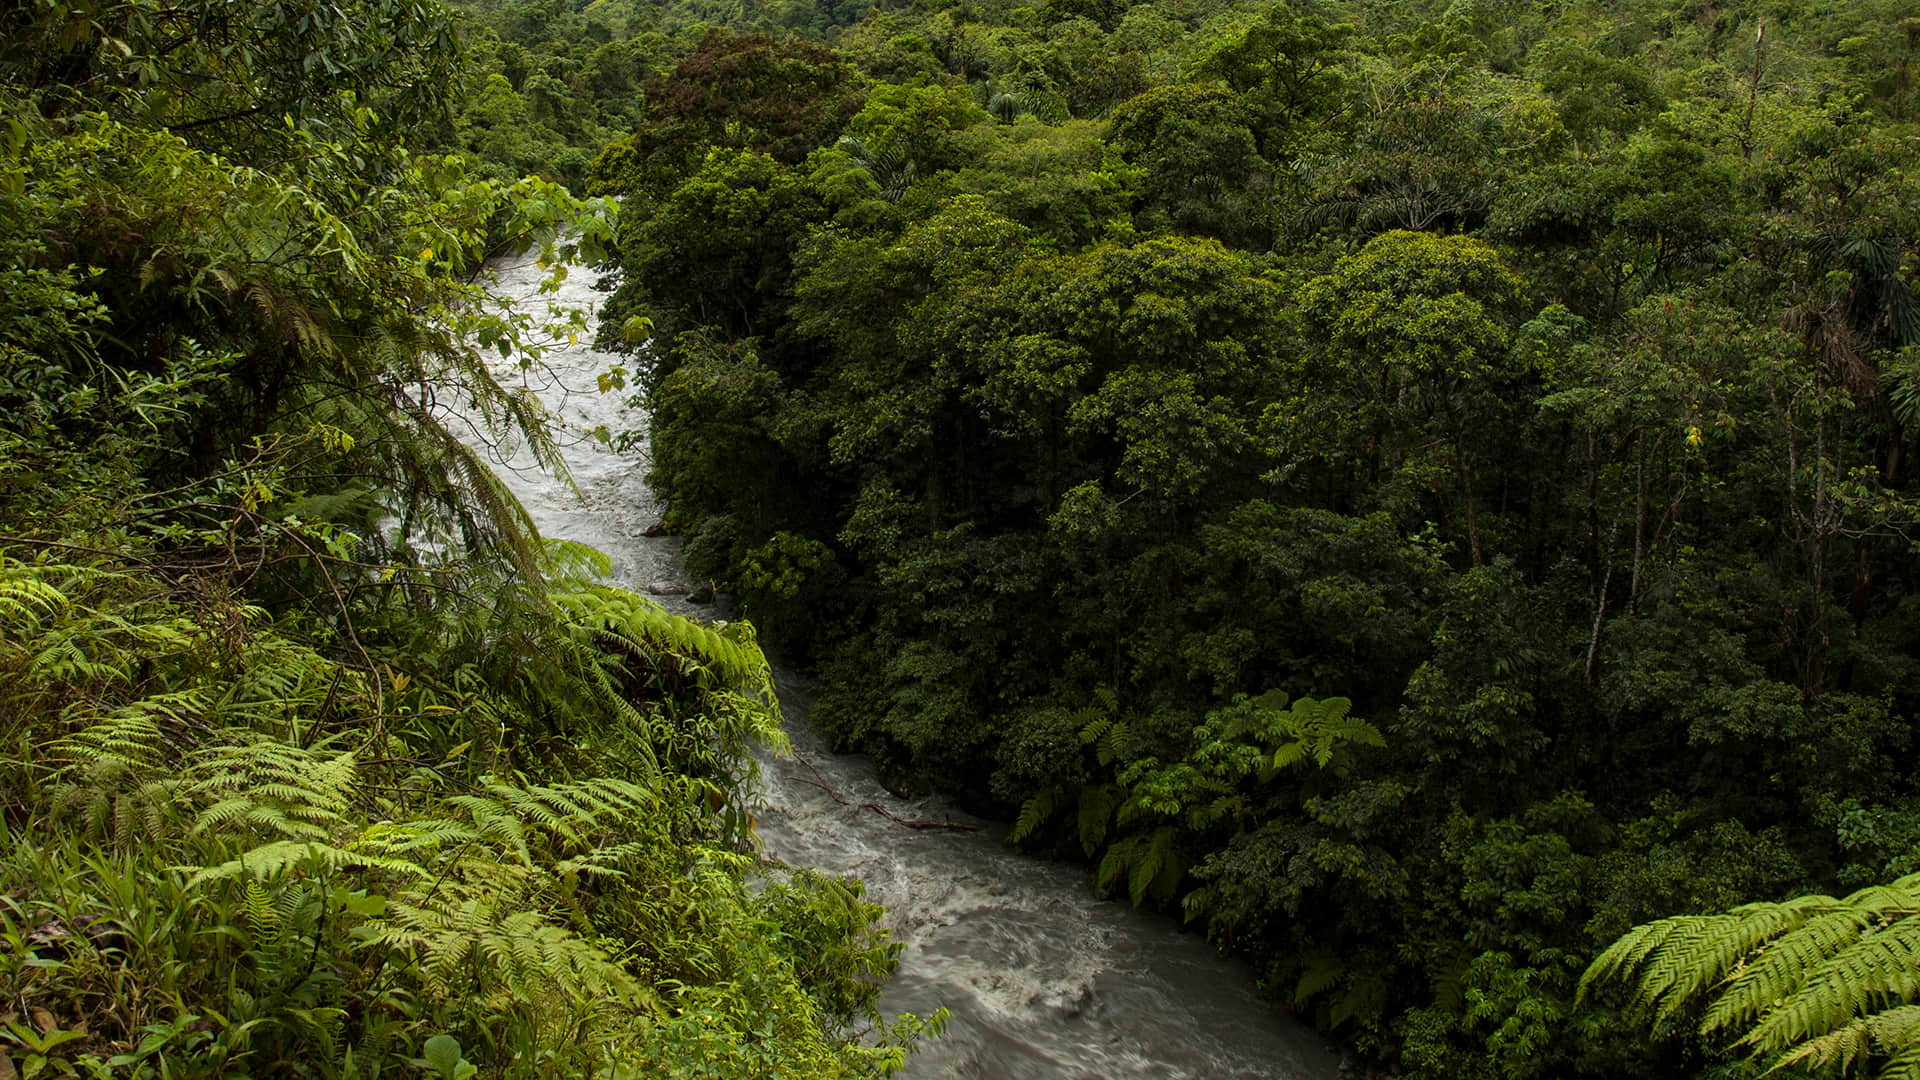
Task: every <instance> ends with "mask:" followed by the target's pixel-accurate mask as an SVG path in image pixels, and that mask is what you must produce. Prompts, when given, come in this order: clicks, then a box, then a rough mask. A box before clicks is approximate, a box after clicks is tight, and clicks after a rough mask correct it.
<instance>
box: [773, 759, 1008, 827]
mask: <svg viewBox="0 0 1920 1080" xmlns="http://www.w3.org/2000/svg"><path fill="white" fill-rule="evenodd" d="M804 763H805V762H804V759H803V764H804ZM807 768H809V769H812V768H813V766H812V765H811V764H807ZM815 775H818V770H815ZM794 779H795V780H798V781H800V782H801V783H803V784H812V785H813V786H814V787H817V788H819V789H820V790H821V791H824V792H826V793H827V798H829V799H832V800H833V801H834V802H837V803H839V804H840V805H841V806H852V805H854V804H853V803H850V802H848V801H847V800H845V799H843V798H841V797H840V793H839V792H837V791H835V790H833V788H832V787H830V786H829V785H828V784H827V782H826V781H824V780H809V779H807V778H806V777H804V776H796V777H794ZM859 805H860V808H861V809H863V810H871V811H873V812H874V813H876V814H879V815H880V816H881V817H883V818H886V819H887V820H888V821H891V822H893V823H894V824H895V825H904V826H906V827H907V828H909V829H948V830H951V831H953V832H979V831H980V826H978V825H973V824H969V823H967V822H964V821H935V820H933V819H931V818H903V817H901V816H900V815H899V814H896V813H894V812H893V811H891V810H889V809H887V808H886V807H884V806H881V805H880V804H879V803H874V802H864V803H861V804H859Z"/></svg>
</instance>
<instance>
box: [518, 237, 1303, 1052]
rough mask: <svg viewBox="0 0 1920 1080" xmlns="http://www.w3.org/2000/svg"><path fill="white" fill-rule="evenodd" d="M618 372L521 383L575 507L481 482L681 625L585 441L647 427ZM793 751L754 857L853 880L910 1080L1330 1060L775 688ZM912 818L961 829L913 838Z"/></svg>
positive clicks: (771, 773) (1188, 952)
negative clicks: (922, 1018)
mask: <svg viewBox="0 0 1920 1080" xmlns="http://www.w3.org/2000/svg"><path fill="white" fill-rule="evenodd" d="M495 274H496V287H497V289H498V291H499V292H500V293H502V294H503V295H506V296H509V297H513V298H515V299H516V300H517V301H519V302H520V303H522V304H525V305H536V304H540V303H542V302H544V300H546V299H552V300H556V301H558V302H560V303H565V304H573V305H582V306H584V305H590V304H592V303H593V302H594V301H595V300H596V299H597V294H596V293H595V292H594V291H593V290H592V287H591V284H592V278H591V275H589V274H587V273H585V272H577V273H575V274H574V275H573V276H572V277H571V278H570V279H569V280H568V281H567V282H566V283H565V284H564V285H563V286H562V287H561V290H560V292H559V293H557V294H555V295H554V296H552V297H546V298H543V297H542V296H541V295H540V294H539V291H538V284H539V281H540V279H541V277H542V276H543V275H542V273H541V271H540V270H539V269H538V268H537V267H536V266H534V265H533V263H532V260H531V259H522V260H518V261H510V262H507V263H504V264H501V265H500V266H498V267H496V268H495ZM614 362H615V358H614V357H612V356H610V355H608V354H605V353H600V352H596V351H595V350H593V349H592V348H590V347H589V346H588V345H587V344H585V343H581V344H577V345H570V346H565V347H561V348H557V349H555V350H553V351H551V352H549V353H548V354H547V355H546V356H545V357H544V358H543V360H542V362H541V364H540V365H539V366H538V367H536V368H533V369H531V370H529V371H527V372H520V371H517V370H508V371H504V372H503V373H502V377H503V378H510V379H512V380H515V381H516V382H518V381H520V380H522V379H524V380H525V381H526V383H527V385H530V386H531V387H532V388H533V389H534V390H536V391H537V392H538V393H539V394H540V396H541V398H542V399H543V400H544V401H545V402H546V403H547V406H548V408H549V409H550V410H552V411H553V413H554V414H555V416H556V418H557V420H558V422H559V424H560V427H561V437H562V440H563V442H564V443H565V446H566V451H565V453H566V459H567V461H568V464H569V466H570V468H571V469H572V471H573V476H574V480H575V482H576V484H577V485H578V486H579V488H580V491H581V496H580V497H576V496H575V495H574V494H573V493H572V492H571V491H569V490H568V489H567V488H566V486H565V485H563V484H561V483H559V482H558V481H556V480H554V479H553V478H551V477H549V476H547V475H545V474H544V473H542V472H541V471H539V470H538V469H536V468H535V467H533V465H532V463H531V460H530V457H529V456H528V455H527V454H525V453H524V452H523V451H521V450H519V449H517V448H515V447H511V446H506V447H496V448H491V449H490V451H489V453H490V455H491V457H492V460H493V463H494V467H495V468H496V469H497V470H498V471H499V472H500V474H501V475H502V476H503V477H504V478H505V479H506V481H507V483H508V486H510V487H511V488H512V489H513V491H514V493H515V494H516V495H518V496H519V497H520V499H521V501H522V502H523V503H525V504H526V506H527V508H528V510H529V511H530V512H531V514H532V516H533V519H534V521H535V523H536V524H537V525H538V526H539V528H540V531H541V533H542V534H543V535H545V536H549V537H555V538H561V539H567V540H574V541H578V542H580V543H583V544H589V545H592V546H593V547H596V548H598V549H600V550H601V551H603V552H605V553H606V554H607V555H608V556H609V557H610V558H611V559H612V562H613V573H612V575H611V578H610V580H611V581H612V582H613V583H614V584H618V585H622V586H625V587H627V588H631V589H634V590H636V591H641V592H649V593H652V594H654V595H655V596H656V597H657V598H658V599H660V600H661V601H662V602H663V603H665V604H666V605H667V606H668V607H669V608H670V609H672V610H674V611H678V612H680V613H682V614H690V615H695V616H700V617H712V616H713V615H714V614H715V612H714V611H712V610H711V609H706V608H701V607H699V606H697V605H694V604H692V603H691V602H690V601H689V599H688V596H687V593H688V588H689V583H688V582H687V581H686V579H685V573H684V571H683V569H682V568H681V565H680V559H679V545H678V542H677V541H676V540H674V539H673V538H671V537H662V536H655V537H649V536H647V535H645V534H646V532H647V531H648V529H649V527H650V526H652V525H654V524H656V523H657V522H658V521H659V519H660V508H659V507H658V506H657V505H656V504H655V502H654V500H653V495H652V493H651V492H650V491H649V490H648V489H647V486H646V483H645V481H644V479H643V473H644V471H645V470H644V467H643V465H642V464H641V462H639V461H637V460H635V458H634V457H633V456H631V455H622V454H616V453H614V452H612V451H611V450H610V449H608V448H607V447H605V446H603V445H601V444H599V443H597V442H596V441H595V440H593V439H592V438H589V437H587V436H586V435H585V434H584V433H585V432H588V431H592V430H593V429H595V428H599V427H605V428H607V429H610V430H613V431H620V430H626V429H635V428H639V427H641V426H643V420H644V418H643V417H642V416H640V415H639V414H637V413H635V412H633V411H631V410H629V409H627V408H626V407H625V406H624V405H623V403H622V400H621V399H622V396H623V395H620V394H601V393H599V392H598V391H597V386H596V379H597V376H598V375H599V374H600V373H601V372H603V371H605V370H607V369H608V368H609V367H610V366H612V364H613V363H614ZM776 676H777V679H776V681H777V684H778V686H779V690H780V697H781V704H782V708H783V711H784V713H785V717H786V725H787V729H788V731H789V733H790V734H791V736H792V740H793V749H794V753H793V754H792V756H790V757H786V758H778V759H775V758H771V757H769V758H767V759H766V760H764V761H763V762H762V772H763V777H764V789H765V807H764V810H763V811H762V813H761V815H760V828H759V832H760V838H761V842H762V845H763V848H764V851H765V852H766V854H768V855H770V856H772V857H773V858H776V859H779V860H781V861H784V862H786V863H788V864H789V865H793V866H808V867H813V868H815V869H819V870H824V871H828V872H831V873H836V874H853V875H857V876H859V877H860V878H862V879H863V880H864V881H865V882H866V885H867V892H868V895H869V896H870V897H871V898H872V899H874V900H876V901H878V902H879V903H881V904H883V905H885V906H886V909H887V916H886V925H887V927H888V928H889V929H890V930H891V931H892V933H893V935H894V937H895V939H896V940H898V941H900V942H902V943H904V945H905V948H904V949H903V951H902V953H901V957H900V968H899V971H898V972H897V973H896V974H895V976H894V977H893V979H892V980H891V981H890V982H889V983H888V984H887V986H886V987H885V989H884V991H883V992H882V996H881V1002H880V1005H881V1008H882V1010H883V1011H884V1012H886V1013H888V1014H889V1015H891V1014H893V1013H898V1012H915V1013H919V1014H922V1015H925V1014H927V1013H930V1012H932V1011H933V1010H934V1009H935V1008H938V1007H941V1006H944V1007H946V1008H947V1009H948V1010H949V1011H950V1013H951V1016H952V1019H951V1022H950V1023H949V1025H948V1028H947V1032H946V1034H945V1035H943V1036H941V1037H940V1038H939V1039H936V1040H932V1041H929V1042H927V1043H925V1044H923V1047H922V1049H921V1051H920V1052H919V1053H918V1054H917V1055H915V1057H914V1058H913V1059H912V1060H911V1061H910V1063H909V1065H908V1067H907V1070H906V1071H905V1073H904V1074H903V1075H904V1076H907V1077H915V1078H918V1077H925V1078H932V1077H978V1078H983V1080H1043V1078H1061V1080H1066V1078H1074V1080H1083V1078H1084V1080H1094V1078H1101V1080H1106V1078H1129V1077H1168V1078H1174V1077H1192V1078H1196V1080H1199V1078H1275V1080H1319V1078H1330V1077H1333V1076H1335V1075H1336V1073H1337V1071H1338V1070H1337V1061H1336V1059H1335V1057H1334V1056H1333V1055H1332V1054H1331V1053H1330V1052H1329V1051H1328V1050H1327V1049H1326V1047H1325V1044H1324V1043H1322V1042H1321V1041H1320V1040H1319V1039H1318V1038H1317V1037H1316V1036H1315V1035H1314V1034H1313V1033H1312V1032H1311V1031H1310V1030H1309V1029H1307V1028H1306V1027H1305V1026H1304V1025H1302V1024H1300V1023H1299V1022H1298V1021H1296V1020H1293V1019H1292V1018H1290V1017H1287V1016H1285V1015H1282V1014H1280V1013H1279V1012H1277V1011H1276V1010H1275V1009H1274V1008H1273V1007H1272V1006H1271V1005H1269V1004H1268V1003H1266V1002H1264V1001H1262V1000H1261V999H1260V998H1259V996H1258V995H1256V994H1255V992H1254V989H1253V976H1252V974H1251V972H1250V971H1249V970H1248V969H1247V968H1246V967H1245V966H1244V965H1241V964H1238V963H1235V962H1232V961H1229V960H1224V959H1221V958H1220V957H1219V956H1217V955H1216V954H1215V952H1214V950H1213V948H1212V947H1211V946H1210V945H1208V944H1207V943H1206V942H1205V941H1204V940H1202V939H1201V938H1200V937H1199V936H1197V935H1194V934H1189V933H1183V932H1181V931H1180V929H1179V927H1178V926H1176V925H1174V924H1173V923H1172V921H1171V920H1168V919H1165V918H1163V917H1157V916H1151V915H1147V914H1143V913H1141V912H1138V911H1136V910H1134V909H1133V908H1132V907H1130V906H1128V905H1127V904H1125V903H1124V902H1116V901H1110V900H1102V899H1100V898H1098V897H1096V896H1095V895H1094V894H1093V892H1092V890H1091V889H1090V888H1089V884H1088V881H1087V875H1086V873H1085V871H1084V870H1083V869H1082V868H1080V867H1075V866H1070V865H1065V864H1059V863H1049V862H1043V861H1040V860H1037V859H1032V858H1028V857H1025V856H1021V855H1019V854H1017V853H1016V852H1014V851H1013V850H1011V849H1010V848H1008V847H1006V846H1005V845H1004V844H1003V843H1002V842H1001V840H1000V835H1001V833H1002V832H1003V830H1001V829H999V828H997V827H996V826H995V825H994V824H993V823H990V822H985V821H980V820H978V819H975V818H971V817H968V816H967V815H965V814H963V813H960V812H959V811H957V810H954V809H953V808H951V807H949V806H947V805H945V804H943V803H941V802H939V801H938V800H933V799H900V798H896V797H895V796H894V795H892V794H891V793H889V792H888V791H887V790H886V789H885V788H884V787H882V786H881V784H880V783H879V781H878V780H877V779H876V777H875V774H874V771H873V770H872V768H870V767H869V765H868V764H867V763H866V761H864V760H863V759H861V758H859V757H857V756H843V755H836V754H834V753H832V752H831V751H830V750H829V749H828V748H827V746H826V745H825V743H824V741H823V740H822V739H821V738H820V736H819V735H818V734H816V733H815V732H814V731H813V730H812V728H811V727H810V726H809V725H808V723H807V717H806V695H805V692H804V687H803V686H802V685H801V683H800V682H799V680H798V679H796V678H794V677H793V676H792V675H791V674H789V673H784V672H776ZM899 820H908V821H940V822H954V823H958V824H962V825H966V826H971V827H973V828H971V829H944V828H943V829H916V828H909V827H906V826H904V825H902V824H900V823H899Z"/></svg>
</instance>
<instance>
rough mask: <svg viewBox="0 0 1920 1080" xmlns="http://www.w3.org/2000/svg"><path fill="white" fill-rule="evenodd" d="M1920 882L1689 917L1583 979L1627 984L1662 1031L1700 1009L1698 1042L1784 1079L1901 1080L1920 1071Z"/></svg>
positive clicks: (1638, 935)
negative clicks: (1800, 1071) (1813, 1071)
mask: <svg viewBox="0 0 1920 1080" xmlns="http://www.w3.org/2000/svg"><path fill="white" fill-rule="evenodd" d="M1916 949H1920V878H1914V877H1906V878H1901V879H1899V880H1897V881H1894V882H1891V883H1889V884H1886V885H1876V886H1872V887H1870V888H1866V889H1862V890H1860V891H1858V892H1855V893H1852V894H1851V895H1849V896H1847V897H1845V898H1841V899H1836V898H1835V897H1831V896H1803V897H1799V898H1796V899H1793V900H1788V901H1784V902H1781V903H1760V904H1747V905H1745V906H1742V907H1738V908H1735V909H1734V910H1732V911H1730V912H1728V913H1726V914H1724V915H1686V916H1679V917H1676V918H1670V919H1663V920H1661V921H1659V922H1655V923H1649V924H1648V925H1646V926H1643V927H1639V928H1637V929H1635V930H1632V931H1630V932H1629V933H1627V934H1626V935H1624V936H1622V937H1621V938H1620V939H1619V940H1618V941H1616V942H1614V943H1613V945H1611V946H1609V947H1608V948H1607V950H1606V951H1605V952H1603V953H1601V954H1600V956H1599V957H1598V958H1597V959H1595V960H1594V962H1593V965H1592V967H1590V968H1589V969H1588V970H1587V974H1586V975H1585V976H1584V977H1583V978H1582V980H1581V989H1582V991H1583V992H1585V991H1586V990H1588V989H1589V988H1590V987H1592V986H1593V985H1595V984H1597V983H1602V982H1608V981H1626V982H1629V983H1631V984H1632V986H1631V1001H1632V1003H1633V1005H1634V1006H1635V1007H1636V1008H1639V1009H1644V1010H1646V1011H1647V1012H1648V1013H1649V1014H1650V1015H1651V1016H1652V1017H1653V1020H1654V1022H1655V1023H1665V1022H1669V1021H1673V1020H1677V1019H1679V1018H1680V1016H1681V1014H1682V1011H1683V1010H1686V1011H1688V1012H1689V1013H1691V1011H1692V1010H1695V1009H1701V1010H1702V1011H1700V1013H1699V1016H1700V1019H1699V1030H1700V1032H1701V1034H1703V1035H1706V1036H1709V1037H1714V1038H1718V1039H1723V1040H1730V1041H1732V1043H1733V1044H1734V1046H1735V1047H1736V1048H1737V1049H1739V1050H1742V1051H1745V1052H1747V1053H1750V1054H1752V1055H1754V1056H1755V1057H1756V1058H1761V1059H1765V1060H1770V1061H1775V1062H1777V1064H1776V1067H1777V1068H1790V1067H1794V1066H1807V1067H1814V1068H1817V1069H1820V1070H1823V1071H1825V1072H1827V1073H1830V1074H1852V1073H1856V1072H1857V1073H1862V1074H1865V1075H1871V1076H1881V1077H1900V1076H1911V1075H1914V1074H1915V1070H1916V1068H1920V1024H1917V1023H1916V1021H1915V1017H1916V1015H1920V1006H1916V1005H1915V1004H1914V1001H1915V998H1916V997H1920V973H1917V972H1916V966H1915V964H1914V961H1913V957H1914V955H1915V952H1916Z"/></svg>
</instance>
